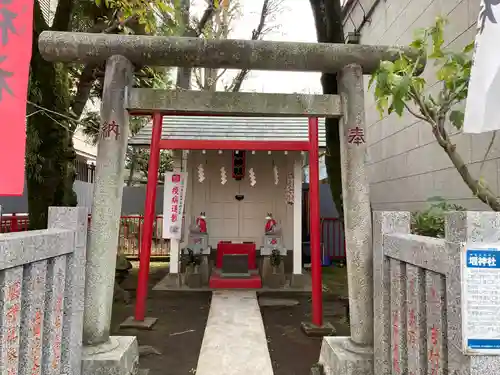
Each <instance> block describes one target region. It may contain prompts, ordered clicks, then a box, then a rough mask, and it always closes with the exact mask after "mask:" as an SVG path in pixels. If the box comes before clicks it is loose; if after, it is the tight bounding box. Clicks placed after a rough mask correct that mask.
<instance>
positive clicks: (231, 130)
mask: <svg viewBox="0 0 500 375" xmlns="http://www.w3.org/2000/svg"><path fill="white" fill-rule="evenodd" d="M318 131H319V146H320V147H325V145H326V140H325V119H324V118H320V119H319V129H318ZM151 132H152V123H151V122H150V123H149V124H148V125H146V126H145V127H144V128H142V129H141V130H140V131H139V133H137V134H136V135H135V136H134V137H132V138H130V139H129V142H128V143H129V145H133V146H149V145H150V144H151ZM161 139H162V140H167V139H180V140H193V139H196V140H208V141H212V140H214V141H216V140H244V141H307V139H308V120H307V118H306V117H226V116H164V117H163V127H162V135H161Z"/></svg>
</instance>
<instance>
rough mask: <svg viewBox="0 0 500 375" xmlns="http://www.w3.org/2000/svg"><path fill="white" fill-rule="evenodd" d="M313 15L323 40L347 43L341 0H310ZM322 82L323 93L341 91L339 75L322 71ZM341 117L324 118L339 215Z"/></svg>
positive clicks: (331, 181)
mask: <svg viewBox="0 0 500 375" xmlns="http://www.w3.org/2000/svg"><path fill="white" fill-rule="evenodd" d="M309 2H310V3H311V8H312V11H313V15H314V23H315V27H316V35H317V39H318V42H320V43H344V30H343V26H342V21H343V14H342V5H341V1H340V0H309ZM321 85H322V86H323V93H324V94H338V93H339V92H338V84H337V74H336V73H323V74H322V76H321ZM339 129H340V127H339V120H338V119H336V118H333V117H329V118H327V119H325V136H326V153H325V164H326V171H327V175H328V183H329V185H330V190H331V193H332V199H333V201H334V202H335V207H336V208H337V211H338V212H339V215H340V216H341V217H343V215H344V213H343V206H342V178H341V176H342V173H341V160H340V133H339Z"/></svg>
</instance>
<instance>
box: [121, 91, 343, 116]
mask: <svg viewBox="0 0 500 375" xmlns="http://www.w3.org/2000/svg"><path fill="white" fill-rule="evenodd" d="M127 109H128V110H129V112H130V113H131V114H150V113H152V112H161V113H162V114H170V115H183V116H186V115H193V116H199V115H215V116H217V115H229V116H247V117H249V116H256V117H310V116H317V117H340V116H341V105H340V97H339V96H338V95H304V94H267V93H252V92H240V93H233V92H209V91H167V90H155V89H137V88H134V89H130V90H129V94H128V103H127Z"/></svg>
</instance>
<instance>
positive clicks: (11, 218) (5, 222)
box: [0, 214, 170, 258]
mask: <svg viewBox="0 0 500 375" xmlns="http://www.w3.org/2000/svg"><path fill="white" fill-rule="evenodd" d="M90 221H91V217H90V216H89V225H90ZM143 225H144V216H142V215H130V216H122V217H121V219H120V236H119V241H118V246H119V251H120V253H122V254H124V255H125V256H128V257H131V258H136V257H139V253H140V238H141V233H142V227H143ZM162 225H163V215H158V216H156V220H155V222H154V227H153V244H152V246H151V256H153V257H166V256H168V255H169V254H170V241H169V240H166V239H163V238H162ZM28 229H29V218H28V215H26V214H7V215H2V216H1V219H0V233H11V232H23V231H27V230H28Z"/></svg>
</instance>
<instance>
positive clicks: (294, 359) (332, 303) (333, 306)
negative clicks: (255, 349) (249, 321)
mask: <svg viewBox="0 0 500 375" xmlns="http://www.w3.org/2000/svg"><path fill="white" fill-rule="evenodd" d="M323 280H324V287H323V289H324V291H323V312H324V314H323V315H324V321H325V322H330V323H332V324H333V326H334V327H335V328H336V330H337V332H336V335H338V336H349V335H350V331H349V324H348V321H347V304H348V301H347V299H346V296H347V288H346V287H344V284H345V283H346V270H345V268H338V267H337V268H325V269H323ZM259 297H260V298H262V297H269V298H286V299H293V300H296V301H298V302H299V304H298V305H296V306H292V307H274V306H273V307H263V306H261V312H262V317H263V320H264V326H265V329H266V335H267V341H268V346H269V353H270V354H271V360H272V363H273V369H274V375H309V374H310V370H311V367H312V366H313V365H314V364H315V363H317V362H318V359H319V353H320V349H321V338H311V337H307V336H306V335H305V334H304V333H303V332H302V330H301V328H300V325H301V322H310V321H311V298H310V294H307V293H301V294H298V293H297V294H289V293H286V294H282V293H265V294H261V295H260V296H259Z"/></svg>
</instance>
